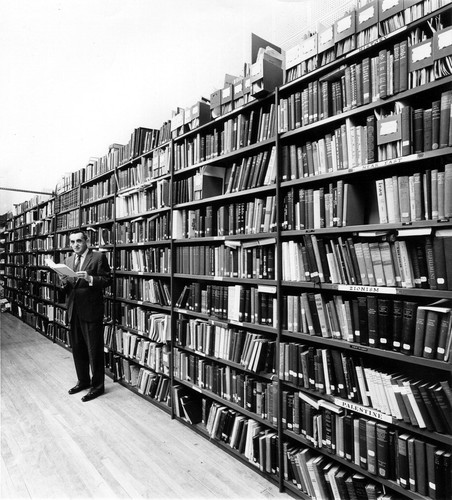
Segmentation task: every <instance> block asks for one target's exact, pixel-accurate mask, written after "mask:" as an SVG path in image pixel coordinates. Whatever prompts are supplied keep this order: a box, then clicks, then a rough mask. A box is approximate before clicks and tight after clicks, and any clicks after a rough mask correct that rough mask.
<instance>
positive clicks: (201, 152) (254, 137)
mask: <svg viewBox="0 0 452 500" xmlns="http://www.w3.org/2000/svg"><path fill="white" fill-rule="evenodd" d="M275 132H276V123H275V113H274V104H271V105H270V107H269V109H267V110H265V109H264V107H261V108H260V109H259V110H254V109H252V110H251V111H250V112H249V113H240V114H238V115H237V116H235V117H233V118H230V119H227V120H225V121H224V122H223V123H221V124H219V125H217V126H216V127H215V128H214V129H213V130H212V131H208V132H205V133H198V134H196V135H195V136H194V137H193V139H187V140H184V141H183V142H178V141H176V143H175V148H174V170H175V171H178V170H182V169H184V168H187V167H191V166H193V165H197V164H198V163H201V162H203V161H207V160H211V159H213V158H216V157H217V156H221V155H223V154H228V153H231V152H233V151H236V150H238V149H240V148H242V147H245V146H250V145H251V144H255V143H256V142H262V141H265V140H266V139H270V138H271V137H273V136H274V135H275Z"/></svg>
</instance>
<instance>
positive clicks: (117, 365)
mask: <svg viewBox="0 0 452 500" xmlns="http://www.w3.org/2000/svg"><path fill="white" fill-rule="evenodd" d="M110 354H112V353H110ZM106 367H107V369H109V370H110V371H111V372H112V373H113V374H114V376H115V378H116V380H123V381H124V382H125V383H127V384H129V385H130V386H131V387H134V388H135V389H136V390H137V391H138V392H139V393H140V394H143V395H144V396H149V397H150V398H152V399H155V400H156V401H159V402H161V403H165V404H169V401H170V393H171V391H170V380H169V378H168V377H167V376H166V375H163V374H161V373H155V372H153V371H151V370H148V369H147V368H143V367H142V366H139V365H137V364H135V363H134V362H133V361H130V360H128V359H126V358H123V357H122V356H118V355H112V356H111V357H110V358H109V359H108V360H107V361H106Z"/></svg>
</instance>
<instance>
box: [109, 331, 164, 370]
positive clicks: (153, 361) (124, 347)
mask: <svg viewBox="0 0 452 500" xmlns="http://www.w3.org/2000/svg"><path fill="white" fill-rule="evenodd" d="M106 345H108V347H109V348H111V349H113V350H115V351H117V352H119V353H121V354H123V355H124V356H126V357H127V358H131V359H132V360H135V361H137V362H138V363H140V364H141V365H145V366H146V367H147V368H150V369H151V370H153V371H154V372H157V373H163V374H165V375H169V365H170V356H171V353H170V348H169V346H168V345H167V344H161V343H156V342H153V341H150V340H148V339H144V338H142V337H139V336H138V335H136V334H134V333H131V332H128V331H127V330H123V329H121V328H117V329H116V330H115V334H114V342H113V345H112V343H110V344H106Z"/></svg>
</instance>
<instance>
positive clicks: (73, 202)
mask: <svg viewBox="0 0 452 500" xmlns="http://www.w3.org/2000/svg"><path fill="white" fill-rule="evenodd" d="M79 204H80V189H71V190H70V191H68V192H66V193H63V194H60V195H59V196H57V197H56V198H55V213H56V214H57V213H59V212H63V211H64V210H70V209H71V208H75V207H78V206H79Z"/></svg>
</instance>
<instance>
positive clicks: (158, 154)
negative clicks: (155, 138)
mask: <svg viewBox="0 0 452 500" xmlns="http://www.w3.org/2000/svg"><path fill="white" fill-rule="evenodd" d="M170 163H171V148H170V147H169V146H168V147H165V148H160V149H158V150H155V151H153V152H152V154H150V155H149V156H146V157H142V158H141V162H140V163H136V164H134V165H129V166H128V167H127V168H124V169H120V170H116V171H115V176H116V184H117V186H118V190H119V191H122V190H126V189H129V188H133V187H137V186H142V185H144V184H147V183H149V182H151V181H152V180H153V179H158V178H159V177H161V176H163V175H166V174H169V167H170Z"/></svg>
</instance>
